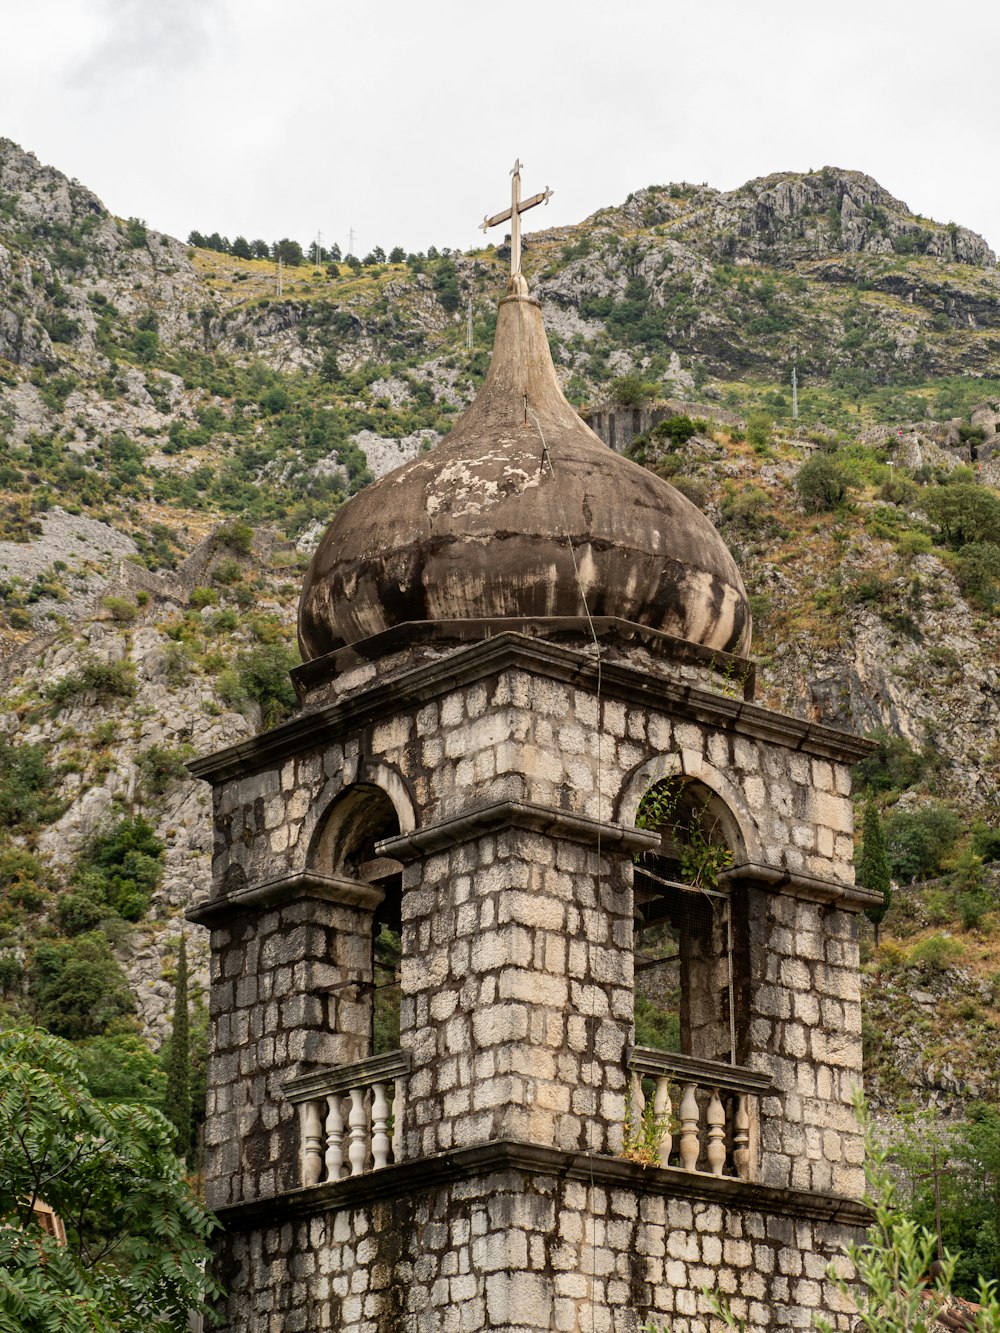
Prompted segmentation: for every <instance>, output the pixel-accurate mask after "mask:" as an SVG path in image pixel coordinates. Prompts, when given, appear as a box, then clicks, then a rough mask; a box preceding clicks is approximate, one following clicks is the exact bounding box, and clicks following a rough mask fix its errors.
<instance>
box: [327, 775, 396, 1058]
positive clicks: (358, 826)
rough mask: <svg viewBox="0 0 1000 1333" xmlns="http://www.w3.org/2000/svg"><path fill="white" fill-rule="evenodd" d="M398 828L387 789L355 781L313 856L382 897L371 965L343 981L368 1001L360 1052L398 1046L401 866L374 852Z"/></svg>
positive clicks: (373, 919) (371, 939)
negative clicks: (364, 1040) (365, 1034)
mask: <svg viewBox="0 0 1000 1333" xmlns="http://www.w3.org/2000/svg"><path fill="white" fill-rule="evenodd" d="M399 831H400V828H399V817H398V815H397V813H396V808H395V806H394V805H393V803H392V801H391V800H390V799H389V797H388V796H387V795H386V793H385V792H384V791H382V789H381V788H380V787H377V786H375V785H374V784H371V783H356V784H355V785H354V786H352V787H349V788H348V789H347V790H346V791H345V792H344V793H343V794H342V795H341V796H339V797H338V798H337V800H336V801H335V802H334V803H333V805H332V806H331V808H330V811H329V814H328V815H327V817H326V819H325V820H324V823H323V827H322V829H321V831H320V833H319V836H318V838H317V839H316V841H315V843H314V846H313V850H312V855H311V857H310V862H311V865H312V868H313V869H316V870H319V871H321V872H323V873H324V874H329V875H333V876H336V877H337V878H340V879H344V880H356V881H359V882H360V883H362V884H364V885H365V886H367V887H368V888H370V889H372V890H374V891H375V893H376V894H379V895H381V896H380V898H379V900H378V901H377V903H376V904H375V905H374V906H373V907H372V908H371V909H370V920H369V922H368V924H367V927H366V931H365V934H366V936H367V940H368V945H367V948H368V950H369V957H368V959H367V960H366V961H367V965H366V966H365V967H364V968H363V969H359V973H361V974H359V975H357V976H354V977H350V978H347V979H345V981H344V982H342V983H340V985H341V986H342V987H343V989H344V990H345V991H350V992H351V994H352V996H353V997H355V998H356V999H357V1000H358V1002H362V1003H364V1005H365V1010H366V1013H367V1020H368V1021H367V1026H368V1043H367V1045H368V1050H367V1051H366V1052H363V1053H359V1054H368V1055H381V1054H383V1053H384V1052H386V1051H391V1050H396V1049H397V1048H398V1046H399V963H400V928H401V909H402V879H401V867H400V865H399V863H398V862H397V861H394V860H392V859H391V858H389V857H384V856H379V855H378V853H377V851H376V845H377V844H378V843H379V842H381V841H382V839H383V838H391V837H392V836H393V835H394V834H397V833H399Z"/></svg>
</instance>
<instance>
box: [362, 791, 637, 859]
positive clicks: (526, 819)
mask: <svg viewBox="0 0 1000 1333" xmlns="http://www.w3.org/2000/svg"><path fill="white" fill-rule="evenodd" d="M504 829H527V830H529V831H530V832H532V833H545V834H547V835H549V836H550V837H553V838H563V839H565V840H566V841H568V842H577V843H583V844H584V845H585V846H588V847H600V848H601V850H602V851H607V852H613V853H616V854H618V855H623V856H630V855H631V854H632V853H633V852H644V851H650V850H652V849H653V848H656V847H659V845H660V835H659V834H658V833H646V832H644V831H643V830H642V829H637V828H625V827H624V826H623V825H621V824H607V823H604V822H603V821H602V820H599V819H592V818H590V816H588V815H571V814H568V813H567V812H566V811H565V810H556V809H553V808H552V807H551V806H547V805H536V804H534V803H533V802H530V801H499V802H498V803H497V804H495V805H486V806H483V807H482V808H481V809H479V810H471V811H469V813H468V814H465V815H455V816H454V817H453V818H451V819H443V820H441V822H440V823H437V824H429V825H427V826H426V827H425V828H420V829H417V830H416V832H415V833H404V834H400V835H399V836H397V837H394V838H386V839H385V841H384V842H380V843H379V844H378V845H377V850H378V851H379V852H380V853H381V854H382V855H383V856H391V857H393V858H394V859H395V860H397V861H402V862H403V863H404V864H406V863H407V862H409V861H417V860H419V859H420V857H422V856H428V855H429V854H430V853H432V852H441V851H445V850H446V849H447V848H449V847H456V846H458V845H459V844H460V843H464V842H470V841H471V840H472V839H474V838H479V837H482V836H483V834H487V833H497V832H500V831H502V830H504Z"/></svg>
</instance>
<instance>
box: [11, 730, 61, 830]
mask: <svg viewBox="0 0 1000 1333" xmlns="http://www.w3.org/2000/svg"><path fill="white" fill-rule="evenodd" d="M55 782H56V775H55V773H54V772H53V771H52V769H51V768H49V765H48V762H47V760H46V757H45V750H44V748H43V747H42V746H41V745H17V744H15V743H14V742H12V741H8V740H6V739H4V738H2V737H0V828H18V829H20V830H22V831H24V830H25V829H29V828H32V827H34V826H36V825H38V824H47V823H49V822H50V821H51V820H53V819H56V818H58V816H59V815H60V814H61V813H62V809H63V804H62V802H61V801H58V800H57V799H56V798H55V797H54V796H53V795H52V789H53V787H54V786H55Z"/></svg>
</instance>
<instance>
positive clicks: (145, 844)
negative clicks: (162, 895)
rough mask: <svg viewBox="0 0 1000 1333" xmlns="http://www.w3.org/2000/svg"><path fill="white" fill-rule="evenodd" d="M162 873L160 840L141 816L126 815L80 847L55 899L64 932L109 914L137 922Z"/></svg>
mask: <svg viewBox="0 0 1000 1333" xmlns="http://www.w3.org/2000/svg"><path fill="white" fill-rule="evenodd" d="M162 873H163V843H162V842H160V840H159V838H158V837H157V836H156V834H155V832H154V831H153V826H152V825H151V824H150V823H149V822H148V820H146V819H144V818H143V817H142V816H141V815H126V816H123V817H122V818H121V819H119V820H118V821H117V822H116V823H113V824H111V825H109V826H107V827H105V828H103V829H101V830H99V831H98V833H97V834H95V836H94V837H93V838H91V840H90V842H89V843H88V844H87V845H86V846H85V847H84V849H83V851H82V852H81V853H80V855H79V857H78V858H77V863H76V866H75V868H74V870H73V874H72V877H71V884H72V888H71V891H70V892H69V893H67V894H66V895H64V897H63V898H62V900H61V901H60V903H59V919H60V921H61V922H62V925H63V929H64V930H66V931H68V932H69V933H70V934H77V933H80V932H84V931H87V930H93V929H94V928H95V927H96V926H98V925H100V924H101V923H102V922H103V921H106V920H108V919H109V918H115V917H121V918H123V919H124V920H126V921H138V920H139V918H140V917H141V916H142V915H143V913H144V912H145V911H146V908H147V907H148V906H149V899H150V896H151V895H152V892H153V890H154V889H155V888H156V885H157V884H158V883H159V881H160V876H161V875H162Z"/></svg>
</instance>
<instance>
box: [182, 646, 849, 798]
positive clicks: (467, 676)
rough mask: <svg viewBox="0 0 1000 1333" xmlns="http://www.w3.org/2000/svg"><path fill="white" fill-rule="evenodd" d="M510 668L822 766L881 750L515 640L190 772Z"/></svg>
mask: <svg viewBox="0 0 1000 1333" xmlns="http://www.w3.org/2000/svg"><path fill="white" fill-rule="evenodd" d="M511 668H513V669H515V670H523V671H526V672H531V673H533V674H536V675H538V676H541V677H543V678H544V679H547V680H557V681H561V682H563V683H564V684H569V685H575V686H577V687H580V688H583V689H588V690H591V691H592V692H593V693H594V694H595V695H596V694H597V692H598V682H600V692H601V695H602V696H603V697H604V698H607V699H616V700H619V701H622V702H625V703H630V704H634V705H636V706H638V707H641V708H653V709H659V710H661V711H662V712H664V713H667V714H670V715H680V716H685V715H686V716H688V717H690V718H693V719H695V720H696V721H698V722H703V723H706V724H707V725H709V726H712V727H717V728H719V729H720V730H723V731H732V732H734V733H736V734H737V735H742V736H749V737H751V738H752V739H755V740H760V741H764V742H766V743H769V744H774V745H781V746H784V747H785V748H787V749H791V750H800V751H802V752H803V753H804V754H810V755H816V756H817V757H819V758H823V759H834V760H838V761H841V762H844V763H852V764H853V763H856V762H857V761H858V760H859V759H863V758H864V757H865V755H867V754H870V753H871V751H872V750H873V749H874V748H875V747H874V743H873V742H872V741H866V740H861V739H860V738H859V737H857V736H852V735H850V734H849V733H848V732H846V731H841V730H839V729H838V728H836V727H829V726H826V725H825V724H823V723H820V722H806V721H804V720H803V719H802V718H796V717H787V716H786V715H785V714H783V713H775V712H772V711H771V710H770V709H767V708H761V707H759V706H758V705H757V704H752V703H747V702H745V701H744V700H742V699H733V698H730V697H728V696H726V695H724V694H717V693H716V692H715V691H713V690H706V689H702V688H701V687H699V686H694V685H684V684H680V683H678V682H676V681H666V680H661V679H660V678H659V677H655V676H651V675H649V674H648V673H647V672H645V671H640V670H638V669H637V668H635V667H628V666H622V665H621V664H620V663H612V662H605V663H601V664H600V665H599V664H598V663H597V662H596V661H595V660H594V656H593V653H590V654H587V653H585V652H580V651H575V650H573V649H570V648H567V647H564V646H563V645H561V644H557V643H551V642H548V641H546V640H544V639H529V638H527V637H525V635H523V634H512V633H509V632H507V633H503V634H499V635H497V637H496V638H493V639H484V640H482V641H479V642H476V643H472V644H469V645H468V646H466V647H460V648H457V649H456V650H455V651H454V652H453V653H450V654H449V655H448V656H447V657H443V658H441V659H440V661H437V662H431V663H427V664H425V665H423V666H420V667H414V668H413V669H412V670H409V671H404V672H401V673H400V674H399V675H398V676H393V677H392V679H391V680H387V681H383V682H381V683H380V684H378V685H373V686H372V687H371V688H370V689H365V690H361V691H359V693H357V694H355V695H354V696H353V697H352V698H350V699H347V700H344V701H343V702H341V703H335V704H328V705H326V706H325V707H323V708H318V709H316V710H315V712H309V713H302V714H300V715H299V716H298V717H294V718H292V719H291V720H290V721H289V722H284V723H282V724H281V726H279V727H273V728H272V729H271V730H270V731H266V732H264V733H263V735H261V736H257V737H255V738H254V739H252V740H247V741H241V742H240V743H239V744H238V745H231V746H229V747H228V748H227V749H225V750H219V751H217V752H216V753H215V754H211V755H205V756H204V757H203V758H201V759H195V760H194V761H193V762H192V763H190V764H189V765H188V771H189V772H190V773H191V774H192V776H194V777H196V778H203V779H204V780H205V781H206V782H210V783H212V784H213V785H217V784H219V783H222V782H227V781H230V780H231V779H233V778H237V777H243V776H246V775H247V774H249V773H254V772H257V771H259V770H260V769H262V768H266V767H268V766H271V765H276V764H279V763H281V762H283V761H284V760H285V759H288V758H290V757H292V756H293V755H296V754H301V753H302V752H303V751H306V750H310V749H313V748H315V746H317V745H319V744H329V743H331V742H333V741H337V740H339V739H340V738H341V737H342V736H345V735H348V734H349V733H350V732H352V731H356V730H357V729H358V728H360V727H365V726H369V725H370V724H372V723H373V722H377V721H379V720H380V719H381V718H384V717H392V716H395V715H397V714H399V713H400V712H402V711H403V710H405V709H406V708H408V707H412V706H414V705H418V704H423V703H428V702H430V701H431V700H434V699H439V698H440V697H441V696H442V695H445V694H449V693H451V692H452V691H454V690H456V689H458V688H460V687H462V686H464V685H471V684H475V683H476V682H478V681H481V680H483V679H484V678H487V677H490V676H496V675H498V674H499V673H500V672H502V671H506V670H509V669H511Z"/></svg>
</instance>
